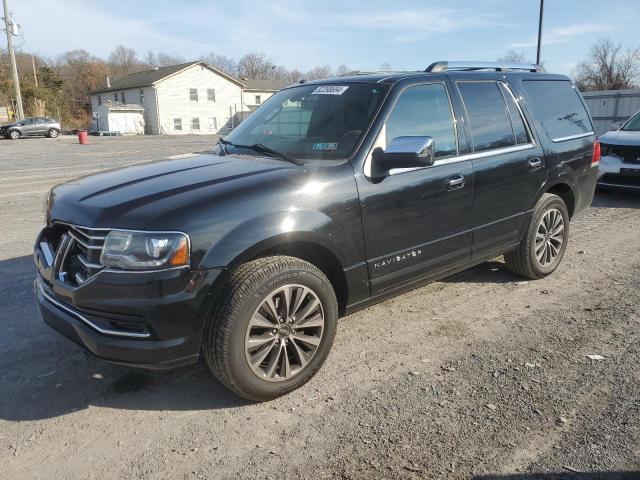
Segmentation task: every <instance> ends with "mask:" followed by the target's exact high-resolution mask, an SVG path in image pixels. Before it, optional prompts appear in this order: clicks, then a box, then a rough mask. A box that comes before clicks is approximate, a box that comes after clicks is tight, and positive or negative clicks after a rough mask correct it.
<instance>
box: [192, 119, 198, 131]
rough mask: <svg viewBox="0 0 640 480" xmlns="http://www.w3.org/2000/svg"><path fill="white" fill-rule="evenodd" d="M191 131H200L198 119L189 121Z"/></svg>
mask: <svg viewBox="0 0 640 480" xmlns="http://www.w3.org/2000/svg"><path fill="white" fill-rule="evenodd" d="M191 130H200V119H199V118H197V117H195V118H192V119H191Z"/></svg>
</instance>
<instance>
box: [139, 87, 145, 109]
mask: <svg viewBox="0 0 640 480" xmlns="http://www.w3.org/2000/svg"><path fill="white" fill-rule="evenodd" d="M138 93H139V94H140V105H143V104H144V88H141V89H140V90H139V91H138Z"/></svg>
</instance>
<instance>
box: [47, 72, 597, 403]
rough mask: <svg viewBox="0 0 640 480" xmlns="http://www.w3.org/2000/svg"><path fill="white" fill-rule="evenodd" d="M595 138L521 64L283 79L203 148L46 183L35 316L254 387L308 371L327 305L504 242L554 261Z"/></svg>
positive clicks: (121, 354)
mask: <svg viewBox="0 0 640 480" xmlns="http://www.w3.org/2000/svg"><path fill="white" fill-rule="evenodd" d="M597 145H598V144H597V142H596V137H595V134H594V132H593V127H592V122H591V119H590V117H589V115H588V113H587V110H586V108H585V105H584V103H583V100H582V97H581V95H580V93H579V92H578V90H577V89H576V88H575V86H574V85H573V83H572V82H571V80H570V79H569V78H567V77H566V76H562V75H552V74H547V73H546V72H544V70H543V69H542V68H541V67H538V66H532V65H528V66H521V65H508V66H505V65H495V64H485V63H483V64H465V63H454V62H449V63H447V62H439V63H436V64H433V65H432V66H431V67H429V68H428V69H427V70H426V71H424V72H412V73H407V72H403V73H389V72H385V73H380V74H368V75H356V76H351V77H342V78H337V79H328V80H320V81H315V82H310V83H304V84H300V85H295V86H291V87H288V88H286V89H284V90H281V91H279V92H278V93H276V94H274V95H273V96H272V97H270V98H269V99H268V100H266V101H265V102H264V103H263V105H262V106H260V107H259V108H258V109H257V110H256V111H255V112H254V113H253V114H252V115H251V116H250V117H249V118H248V119H247V120H245V121H244V122H243V123H242V124H240V125H239V126H238V127H237V128H236V129H235V130H234V131H233V132H231V133H230V134H229V135H228V136H227V137H226V138H225V139H224V140H222V141H221V142H220V144H219V145H218V147H217V152H215V153H213V154H204V155H198V156H195V157H192V158H182V159H174V160H166V161H158V162H154V163H149V164H145V165H136V166H133V167H129V168H124V169H121V170H114V171H110V172H105V173H102V174H98V175H93V176H87V177H83V178H80V179H77V180H74V181H73V182H70V183H67V184H62V185H58V186H56V187H54V188H53V189H52V190H51V192H50V194H49V197H48V200H47V208H46V212H47V213H46V227H45V228H44V229H43V230H42V232H41V233H40V235H39V236H38V239H37V241H36V244H35V262H36V265H37V270H38V275H37V279H36V282H35V290H36V295H37V299H38V304H39V307H40V311H41V313H42V316H43V317H44V320H45V321H46V322H47V323H48V324H49V325H51V326H52V327H53V328H55V329H56V330H58V331H59V332H61V333H62V334H64V335H66V336H67V337H69V338H70V339H72V340H74V341H75V342H76V343H78V344H80V345H81V346H83V347H84V348H85V349H86V350H88V351H89V352H91V353H92V354H93V355H96V356H98V357H100V358H102V359H105V360H108V361H111V362H116V363H119V364H126V365H132V366H139V367H148V368H168V367H174V366H178V365H185V364H189V363H193V362H196V361H197V360H198V358H199V357H200V355H202V356H203V357H204V360H205V361H206V364H207V365H208V366H209V368H210V369H211V371H212V372H213V374H214V375H215V376H216V377H217V378H218V379H219V380H220V381H221V382H222V383H223V384H224V385H226V386H227V387H228V388H230V389H231V390H233V391H234V392H236V393H237V394H238V395H240V396H242V397H245V398H247V399H251V400H254V401H263V400H269V399H272V398H275V397H278V396H280V395H283V394H286V393H287V392H290V391H292V390H293V389H296V388H298V387H300V386H301V385H303V384H305V383H306V382H307V381H308V380H309V379H310V378H311V377H313V376H314V375H315V373H316V372H317V371H318V370H319V369H320V367H321V365H322V364H323V362H324V361H325V359H326V358H327V355H328V353H329V350H330V348H331V345H332V343H333V340H334V336H335V334H336V326H337V319H338V317H339V316H340V315H345V314H348V313H350V312H353V311H355V310H358V309H360V308H364V307H366V306H368V305H371V304H373V303H375V302H379V301H381V300H383V299H386V298H389V297H391V296H393V295H397V294H399V293H401V292H403V291H406V290H408V289H412V288H415V287H417V286H419V285H422V284H424V283H426V282H429V281H432V280H435V279H438V278H441V277H444V276H447V275H451V274H453V273H455V272H458V271H460V270H463V269H465V268H468V267H471V266H473V265H476V264H479V263H481V262H484V261H487V260H489V259H492V258H495V257H496V256H499V255H503V254H504V257H505V261H506V265H507V267H508V268H509V269H510V270H512V271H513V272H515V273H516V274H518V275H521V276H523V277H527V278H531V279H538V278H542V277H545V276H546V275H549V274H550V273H552V272H553V271H554V270H555V269H556V268H557V267H558V265H559V264H560V262H561V260H562V257H563V255H564V252H565V248H566V247H567V242H568V238H569V221H570V219H571V218H572V217H573V216H575V215H576V214H577V213H579V212H580V211H582V210H584V209H585V208H587V207H588V206H589V205H590V203H591V201H592V198H593V194H594V189H595V184H596V176H597V165H598V161H599V157H598V152H599V148H598V146H597ZM463 301H464V300H463ZM389 321H390V324H389V325H390V326H389V328H402V321H401V319H394V320H393V321H392V320H391V319H390V320H389ZM392 323H393V325H392ZM407 348H411V346H409V345H408V346H407ZM345 368H349V367H348V365H345Z"/></svg>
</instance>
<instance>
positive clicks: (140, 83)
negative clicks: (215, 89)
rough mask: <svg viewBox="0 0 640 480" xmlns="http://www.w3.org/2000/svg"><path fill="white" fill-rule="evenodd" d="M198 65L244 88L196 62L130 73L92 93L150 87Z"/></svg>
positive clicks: (216, 70) (222, 73)
mask: <svg viewBox="0 0 640 480" xmlns="http://www.w3.org/2000/svg"><path fill="white" fill-rule="evenodd" d="M197 64H201V65H203V66H205V67H207V68H209V69H210V70H212V71H214V72H215V73H217V74H219V75H221V76H223V77H225V78H226V79H228V80H230V81H232V82H234V83H236V84H238V85H240V86H243V87H244V84H243V82H240V81H238V80H236V79H235V78H233V77H232V76H230V75H227V74H226V73H224V72H222V71H220V70H218V69H216V68H214V67H212V66H211V65H208V64H207V63H205V62H201V61H195V62H187V63H180V64H178V65H170V66H168V67H160V68H157V69H153V70H144V71H142V72H136V73H130V74H129V75H127V76H125V77H122V78H117V79H115V80H112V81H111V87H103V88H98V89H96V90H93V91H92V92H91V93H101V92H111V91H114V90H124V89H127V88H137V87H146V86H149V85H153V84H154V83H156V82H159V81H160V80H163V79H164V78H167V77H169V76H171V75H173V74H175V73H178V72H180V71H181V70H184V69H186V68H189V67H191V66H193V65H197Z"/></svg>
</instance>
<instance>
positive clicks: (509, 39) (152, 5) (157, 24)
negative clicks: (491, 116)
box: [8, 0, 640, 74]
mask: <svg viewBox="0 0 640 480" xmlns="http://www.w3.org/2000/svg"><path fill="white" fill-rule="evenodd" d="M8 1H9V7H10V10H11V12H12V14H13V19H14V22H16V23H19V24H20V26H21V28H22V33H23V37H22V38H20V39H18V41H17V43H18V45H20V44H21V45H22V49H23V50H25V51H28V52H35V53H38V54H40V55H42V56H45V57H56V56H57V55H59V54H62V53H63V52H65V51H68V50H74V49H80V48H82V49H85V50H87V51H89V52H91V53H92V54H94V55H96V56H99V57H103V58H106V57H108V55H109V53H110V52H111V51H112V50H113V49H114V47H115V46H116V45H118V44H123V45H125V46H128V47H133V48H135V49H136V50H137V51H138V52H139V54H140V55H141V56H143V55H144V54H145V53H146V52H147V51H148V50H154V51H155V52H160V51H162V52H165V53H169V54H171V55H176V56H181V57H184V58H186V59H187V60H189V59H193V58H198V57H199V56H202V55H206V54H208V53H209V52H215V53H217V54H221V55H225V56H227V57H231V58H235V59H238V58H239V57H241V56H242V55H243V54H245V53H247V52H250V51H259V52H264V53H265V54H267V56H268V57H270V58H271V59H272V61H274V62H275V63H277V64H279V65H284V66H285V67H287V68H297V69H299V70H303V71H304V70H308V69H311V68H312V67H314V66H316V65H331V66H332V67H334V68H335V67H337V66H338V65H340V64H345V65H348V66H349V67H350V68H352V69H359V70H374V69H377V68H379V67H380V65H381V64H383V63H387V64H389V65H390V66H391V68H392V69H395V70H422V69H424V68H426V67H427V66H428V65H429V64H430V63H432V62H433V61H437V60H482V61H493V60H496V59H497V58H499V57H500V56H502V55H504V53H505V52H506V51H507V50H509V49H515V50H516V51H519V52H523V53H525V54H526V55H527V58H528V59H530V60H531V61H533V60H535V55H536V38H537V28H538V8H539V0H477V1H473V0H448V1H447V0H382V1H379V0H354V1H351V0H324V1H307V0H254V1H249V0H230V1H229V0H172V1H169V0H131V1H123V0H109V1H104V0H100V1H98V0H8ZM638 25H640V0H608V1H606V2H605V1H603V0H546V1H545V9H544V27H543V44H542V60H543V62H544V63H545V66H546V68H547V70H549V71H552V72H557V73H566V74H570V73H571V71H572V70H573V68H574V66H575V65H576V64H577V63H578V62H580V61H582V60H584V59H585V57H586V55H587V53H588V50H589V46H590V45H591V44H592V43H593V42H594V41H595V40H597V39H598V38H602V37H610V38H611V39H612V40H613V41H614V42H616V43H621V44H622V45H623V46H624V47H625V48H626V47H634V48H635V47H640V35H638V34H637V32H638Z"/></svg>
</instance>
